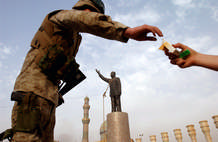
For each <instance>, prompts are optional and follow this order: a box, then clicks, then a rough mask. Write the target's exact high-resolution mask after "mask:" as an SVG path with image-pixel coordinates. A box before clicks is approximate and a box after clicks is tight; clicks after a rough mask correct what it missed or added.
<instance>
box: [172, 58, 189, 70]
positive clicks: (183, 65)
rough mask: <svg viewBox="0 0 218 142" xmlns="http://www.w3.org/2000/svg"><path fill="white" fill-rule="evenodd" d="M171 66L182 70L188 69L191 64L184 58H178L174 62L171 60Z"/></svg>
mask: <svg viewBox="0 0 218 142" xmlns="http://www.w3.org/2000/svg"><path fill="white" fill-rule="evenodd" d="M170 63H171V64H173V65H178V66H179V67H180V68H187V67H190V65H191V64H190V63H189V62H188V61H186V60H184V59H182V58H177V59H174V60H171V61H170Z"/></svg>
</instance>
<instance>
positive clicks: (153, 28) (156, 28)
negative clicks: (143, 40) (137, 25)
mask: <svg viewBox="0 0 218 142" xmlns="http://www.w3.org/2000/svg"><path fill="white" fill-rule="evenodd" d="M149 30H150V32H152V34H153V35H154V36H156V34H157V35H158V36H160V37H162V36H163V33H162V32H161V30H160V29H159V28H158V27H155V26H150V27H149Z"/></svg>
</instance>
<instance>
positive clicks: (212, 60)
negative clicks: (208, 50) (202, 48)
mask: <svg viewBox="0 0 218 142" xmlns="http://www.w3.org/2000/svg"><path fill="white" fill-rule="evenodd" d="M194 65H196V66H200V67H205V68H208V69H212V70H215V71H218V56H216V55H207V54H201V53H198V55H196V57H195V61H194Z"/></svg>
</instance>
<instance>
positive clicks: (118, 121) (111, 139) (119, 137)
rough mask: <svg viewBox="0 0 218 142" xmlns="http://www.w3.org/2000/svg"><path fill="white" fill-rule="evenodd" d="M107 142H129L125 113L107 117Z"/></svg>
mask: <svg viewBox="0 0 218 142" xmlns="http://www.w3.org/2000/svg"><path fill="white" fill-rule="evenodd" d="M107 125H108V127H107V142H131V139H130V131H129V120H128V114H127V113H126V112H112V113H109V114H108V115H107Z"/></svg>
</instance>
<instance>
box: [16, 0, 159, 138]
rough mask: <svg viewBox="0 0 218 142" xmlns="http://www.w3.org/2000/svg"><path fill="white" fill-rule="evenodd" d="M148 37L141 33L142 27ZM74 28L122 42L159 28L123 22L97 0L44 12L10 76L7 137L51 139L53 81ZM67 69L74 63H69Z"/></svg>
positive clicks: (72, 46)
mask: <svg viewBox="0 0 218 142" xmlns="http://www.w3.org/2000/svg"><path fill="white" fill-rule="evenodd" d="M149 32H151V33H153V35H154V36H153V37H147V33H149ZM80 33H90V34H93V35H96V36H100V37H103V38H107V39H111V40H118V41H121V42H127V41H128V39H129V38H131V39H135V40H138V41H144V40H152V41H153V40H156V38H155V36H156V34H157V35H158V36H162V32H161V31H160V30H159V29H158V28H157V27H154V26H149V25H142V26H139V27H135V28H130V27H127V26H125V25H123V24H121V23H119V22H116V21H112V19H111V18H110V17H109V16H107V15H104V4H103V2H102V1H101V0H79V1H78V2H77V3H76V5H75V6H74V7H73V9H72V10H57V11H53V12H51V13H49V14H48V15H47V16H46V17H45V19H44V21H43V22H42V25H41V26H40V28H39V30H38V31H37V32H36V34H35V36H34V38H33V40H32V42H31V49H30V50H29V52H28V54H27V56H26V58H25V61H24V64H23V67H22V69H21V72H20V74H19V76H18V77H17V79H16V82H15V86H14V91H13V93H12V100H15V104H14V107H13V111H12V128H13V130H14V136H13V138H12V141H13V142H53V141H54V139H53V137H54V136H53V132H54V125H55V109H56V107H57V106H58V104H59V103H60V101H59V100H61V99H60V96H59V94H58V84H59V82H60V80H62V79H63V78H66V76H64V75H65V74H67V73H66V70H67V68H68V66H69V64H71V61H72V60H75V56H76V54H77V52H78V49H79V45H80V42H81V39H82V37H81V35H80ZM71 67H72V68H73V70H77V69H78V65H76V64H73V66H71Z"/></svg>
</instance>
